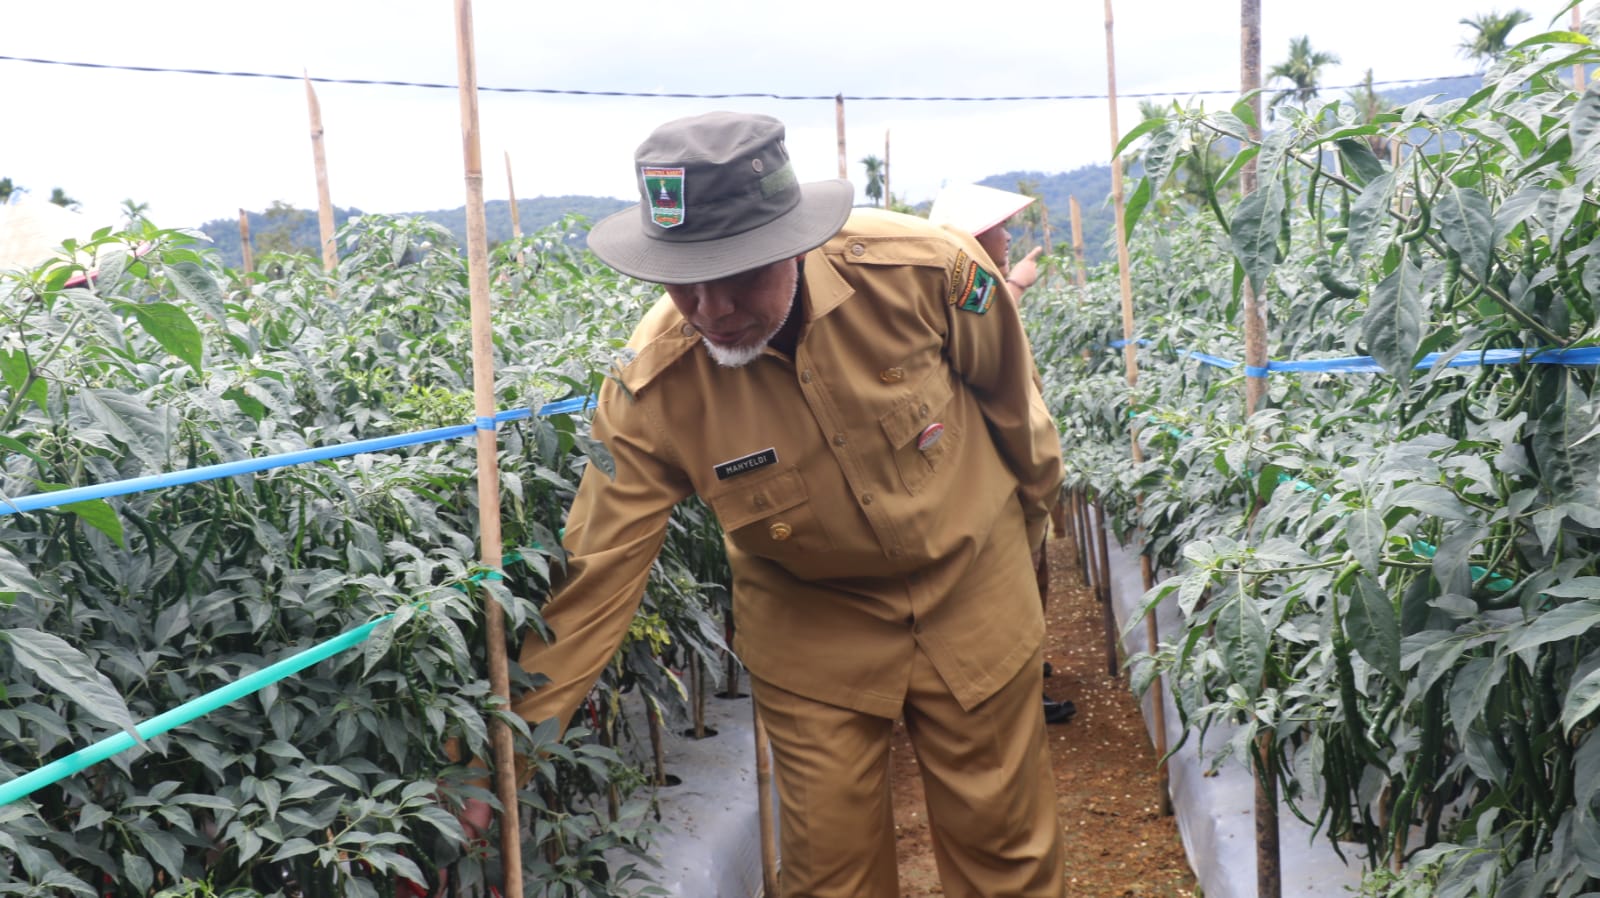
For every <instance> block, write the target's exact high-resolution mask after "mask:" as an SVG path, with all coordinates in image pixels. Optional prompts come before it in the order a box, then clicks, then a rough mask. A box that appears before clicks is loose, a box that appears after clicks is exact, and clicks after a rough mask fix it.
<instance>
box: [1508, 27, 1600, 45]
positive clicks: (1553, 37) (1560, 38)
mask: <svg viewBox="0 0 1600 898" xmlns="http://www.w3.org/2000/svg"><path fill="white" fill-rule="evenodd" d="M1590 43H1591V42H1590V40H1589V39H1588V38H1587V37H1584V36H1583V35H1582V34H1581V33H1579V32H1576V31H1565V30H1558V31H1545V32H1542V33H1540V34H1535V35H1534V36H1533V37H1530V38H1524V39H1523V40H1521V41H1518V42H1517V45H1516V46H1514V47H1512V48H1511V49H1513V50H1526V49H1528V48H1529V47H1539V46H1543V45H1545V44H1580V45H1583V46H1588V45H1589V44H1590Z"/></svg>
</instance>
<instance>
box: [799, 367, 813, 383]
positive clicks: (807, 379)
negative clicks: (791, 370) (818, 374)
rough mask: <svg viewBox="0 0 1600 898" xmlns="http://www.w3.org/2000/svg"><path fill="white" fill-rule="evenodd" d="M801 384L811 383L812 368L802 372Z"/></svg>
mask: <svg viewBox="0 0 1600 898" xmlns="http://www.w3.org/2000/svg"><path fill="white" fill-rule="evenodd" d="M800 382H801V383H803V384H808V383H811V369H810V368H807V369H806V370H804V371H802V372H800Z"/></svg>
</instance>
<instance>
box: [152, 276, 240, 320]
mask: <svg viewBox="0 0 1600 898" xmlns="http://www.w3.org/2000/svg"><path fill="white" fill-rule="evenodd" d="M167 280H168V282H169V283H171V284H172V287H173V289H174V290H177V291H178V295H179V296H182V297H183V298H184V299H187V300H189V301H190V302H192V303H194V304H195V305H196V306H197V307H199V308H200V310H201V311H203V312H205V313H206V314H207V315H210V316H211V318H212V319H213V320H216V321H222V320H224V319H225V318H226V317H227V311H226V310H225V309H224V307H223V303H222V288H220V287H218V286H217V280H216V278H213V277H212V276H211V272H209V271H206V270H205V269H204V268H201V267H200V266H199V265H196V264H194V263H193V262H178V263H175V264H172V265H168V266H167Z"/></svg>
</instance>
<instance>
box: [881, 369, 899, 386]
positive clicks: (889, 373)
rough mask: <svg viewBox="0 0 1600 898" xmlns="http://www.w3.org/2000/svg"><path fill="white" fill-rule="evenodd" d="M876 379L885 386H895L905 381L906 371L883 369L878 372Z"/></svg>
mask: <svg viewBox="0 0 1600 898" xmlns="http://www.w3.org/2000/svg"><path fill="white" fill-rule="evenodd" d="M878 379H879V380H881V381H883V382H884V383H886V384H897V383H899V382H900V381H902V380H905V379H906V369H904V368H885V369H883V370H882V371H879V372H878Z"/></svg>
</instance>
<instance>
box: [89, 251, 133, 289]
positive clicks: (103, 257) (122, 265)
mask: <svg viewBox="0 0 1600 898" xmlns="http://www.w3.org/2000/svg"><path fill="white" fill-rule="evenodd" d="M94 267H95V281H96V286H97V287H98V288H99V290H100V292H101V293H102V294H104V293H107V292H109V291H110V290H111V288H113V287H115V286H116V285H117V281H120V280H122V273H123V272H124V271H126V270H127V268H128V248H127V247H126V246H123V245H122V244H120V243H105V244H102V245H101V246H100V248H99V249H97V250H95V253H94Z"/></svg>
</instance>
